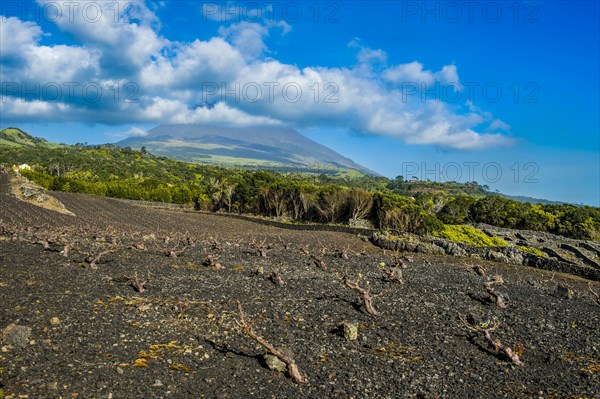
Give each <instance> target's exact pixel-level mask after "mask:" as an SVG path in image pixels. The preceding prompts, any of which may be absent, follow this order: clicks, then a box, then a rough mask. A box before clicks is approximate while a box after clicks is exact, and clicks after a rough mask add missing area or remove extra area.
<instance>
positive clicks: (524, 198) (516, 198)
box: [498, 194, 580, 206]
mask: <svg viewBox="0 0 600 399" xmlns="http://www.w3.org/2000/svg"><path fill="white" fill-rule="evenodd" d="M498 195H500V196H501V197H504V198H508V199H511V200H513V201H518V202H528V203H530V204H542V205H561V204H570V203H569V202H564V201H551V200H547V199H542V198H533V197H527V196H525V195H508V194H498ZM570 205H576V206H580V204H570Z"/></svg>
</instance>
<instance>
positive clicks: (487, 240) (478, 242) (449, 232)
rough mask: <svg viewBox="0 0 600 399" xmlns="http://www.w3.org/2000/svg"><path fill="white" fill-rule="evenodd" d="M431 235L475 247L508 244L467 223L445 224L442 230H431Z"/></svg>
mask: <svg viewBox="0 0 600 399" xmlns="http://www.w3.org/2000/svg"><path fill="white" fill-rule="evenodd" d="M433 235H434V236H435V237H440V238H444V239H446V240H448V241H454V242H464V243H466V244H471V245H475V246H477V247H506V246H508V243H507V242H506V241H504V240H503V239H501V238H497V237H490V236H488V235H487V234H485V233H484V232H483V231H481V230H479V229H476V228H475V227H472V226H468V225H446V226H444V228H443V229H442V230H440V231H436V232H433Z"/></svg>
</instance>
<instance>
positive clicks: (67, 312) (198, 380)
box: [0, 188, 600, 398]
mask: <svg viewBox="0 0 600 399" xmlns="http://www.w3.org/2000/svg"><path fill="white" fill-rule="evenodd" d="M54 195H55V196H56V197H57V198H58V199H60V200H61V201H62V203H64V205H65V206H66V207H67V209H69V210H70V211H72V212H74V213H75V215H76V216H69V215H63V214H59V213H56V212H53V211H49V210H45V209H42V208H39V207H36V206H34V205H31V204H27V203H24V202H21V201H18V200H17V199H15V198H14V197H12V196H10V195H8V193H7V191H6V190H5V188H0V236H1V238H0V303H1V304H2V305H1V306H0V329H5V328H6V327H7V326H9V325H10V324H11V323H14V324H16V325H18V326H22V327H26V328H30V329H31V330H30V331H29V330H28V329H24V330H23V331H22V332H23V334H22V336H21V337H18V336H17V337H15V330H14V328H12V329H13V331H12V333H9V334H6V335H7V336H5V337H4V339H3V342H2V351H1V352H0V390H1V391H2V392H3V395H4V396H5V397H7V398H21V397H29V398H202V397H208V398H212V397H215V398H247V397H260V398H290V397H296V398H304V397H306V398H328V397H336V398H338V397H339V398H365V397H372V398H386V397H389V398H398V397H422V398H436V397H445V398H469V397H473V398H495V397H523V398H540V397H541V398H598V397H600V396H599V394H598V392H600V304H599V303H597V299H596V297H595V296H594V294H593V293H592V291H594V292H596V293H600V286H599V285H598V283H596V282H589V281H586V280H583V279H580V278H577V277H573V276H570V275H566V274H559V273H552V272H548V271H542V270H537V269H533V268H528V267H524V266H516V265H506V264H502V263H493V262H489V261H483V260H481V261H477V262H476V263H473V262H474V260H471V259H464V258H459V257H451V256H445V255H440V256H433V255H424V254H409V255H406V257H405V259H404V263H405V265H406V268H405V269H403V270H402V274H403V279H404V284H399V283H397V282H392V281H390V280H389V279H388V278H387V277H386V276H385V274H384V273H383V272H382V269H381V267H380V263H381V262H384V263H385V264H386V266H388V265H393V264H395V263H396V262H397V261H396V257H397V256H402V255H404V254H397V253H393V252H390V251H384V250H382V249H380V248H377V247H375V246H373V245H372V244H370V243H369V242H367V241H365V240H364V239H361V238H360V237H357V236H356V235H351V234H346V233H336V232H309V231H294V230H289V229H283V228H277V227H272V226H264V225H260V224H256V223H252V222H250V221H244V220H237V219H231V218H227V217H223V216H218V215H199V214H193V213H184V212H180V211H177V210H164V209H150V208H146V207H142V206H137V205H134V204H127V203H124V202H122V201H116V200H111V199H106V198H99V197H93V196H86V195H77V194H66V193H55V194H54ZM44 241H47V243H46V245H44V244H43V243H44ZM65 245H68V246H69V253H68V256H66V257H65V256H63V255H64V254H62V253H61V252H60V251H62V250H63V249H64V246H65ZM44 246H46V247H47V248H44ZM182 250H183V252H181V251H182ZM105 251H111V252H109V253H106V254H104V255H103V256H101V257H100V259H99V260H98V261H97V262H95V263H96V266H97V268H96V269H93V268H91V264H92V263H94V262H93V258H95V257H96V256H97V255H98V254H100V253H102V252H105ZM171 251H172V252H175V253H176V254H177V255H178V256H177V257H172V256H167V254H168V253H169V252H171ZM344 251H345V253H346V254H347V257H348V259H345V258H344V257H343V256H341V253H342V252H344ZM261 252H262V254H261ZM261 255H266V256H261ZM311 255H314V256H315V257H317V258H319V259H321V260H322V261H323V262H324V263H325V265H326V269H327V270H323V269H322V268H320V267H318V265H317V264H316V263H315V262H314V260H313V259H312V258H311ZM209 256H211V257H212V262H211V261H208V262H207V258H208V257H209ZM86 258H87V261H86ZM211 263H212V265H211ZM215 263H219V264H220V266H221V268H219V267H217V266H215V265H214V264H215ZM474 265H480V266H483V267H484V268H485V269H486V270H487V272H486V274H485V275H479V274H477V273H475V272H474V270H473V267H472V266H474ZM273 270H275V271H277V273H278V274H279V276H280V277H281V278H282V279H284V280H285V282H286V283H287V284H286V285H285V286H279V285H277V284H275V283H274V282H273V281H272V279H271V278H270V274H271V272H272V271H273ZM136 272H137V274H138V277H139V278H140V279H141V280H142V281H144V280H148V281H147V283H146V286H145V288H146V290H145V291H144V292H137V291H136V290H135V289H134V288H133V287H132V286H131V285H130V283H131V281H132V276H133V275H134V274H135V273H136ZM346 273H347V274H348V275H349V276H350V277H351V278H352V279H360V284H361V286H363V287H366V288H368V289H369V290H370V291H371V293H372V294H373V296H375V295H376V294H381V295H380V296H378V297H375V298H374V305H375V307H376V308H377V310H378V311H380V312H381V315H380V316H377V317H376V316H371V315H369V314H367V313H366V312H365V309H364V307H363V306H362V305H361V304H360V298H359V296H358V294H357V293H355V292H354V291H352V290H350V289H349V288H347V287H345V286H343V285H342V284H341V283H340V281H339V280H338V279H337V275H340V276H341V275H344V274H346ZM148 274H150V275H149V277H148ZM494 275H501V276H502V278H503V280H504V281H505V283H504V284H503V285H499V286H496V287H495V290H496V291H497V292H498V293H500V294H502V295H503V298H504V300H505V301H506V303H507V307H506V308H501V307H499V306H497V305H496V304H495V303H493V301H490V300H489V294H488V293H486V290H485V289H484V286H483V284H484V283H485V282H486V281H488V279H490V278H491V276H494ZM237 301H239V302H240V303H241V305H242V307H243V309H244V311H245V313H246V318H247V319H250V320H253V321H254V330H255V331H256V333H257V334H259V335H260V336H262V337H264V338H265V339H266V340H267V341H269V342H271V343H272V344H273V345H274V346H276V347H278V348H283V347H285V348H287V349H288V350H289V351H291V352H292V354H293V358H294V359H295V360H296V362H297V364H298V366H299V368H300V371H301V373H302V374H303V375H304V376H306V377H307V378H308V380H309V382H308V384H305V385H299V384H295V383H294V382H293V381H292V380H291V379H290V378H289V377H288V376H287V375H286V374H285V373H280V372H276V371H271V370H269V369H268V368H267V367H266V365H265V363H264V359H263V355H264V354H265V350H264V349H263V348H262V347H260V346H258V345H257V344H256V343H255V342H254V341H252V340H250V339H249V338H248V337H246V336H244V335H242V334H241V333H240V331H239V329H238V328H237V325H236V323H235V320H236V319H238V318H239V314H238V310H237V305H236V303H237ZM458 315H462V316H464V317H465V318H467V319H468V320H469V321H470V322H471V323H473V324H475V325H478V326H479V327H481V326H485V327H488V326H491V325H493V324H494V322H497V323H498V324H499V327H498V328H497V329H496V330H495V331H493V332H491V336H492V337H493V338H494V339H497V340H499V341H500V342H501V343H502V344H503V345H505V346H507V347H511V348H519V347H520V346H521V345H522V347H523V348H524V350H523V351H522V354H521V356H520V359H521V360H522V361H523V363H524V365H523V366H515V365H513V364H512V363H511V362H510V360H509V359H507V358H506V357H504V356H503V355H502V354H498V353H496V352H495V351H494V350H493V349H491V348H490V347H489V345H488V344H487V343H486V341H485V340H484V339H483V336H482V334H478V333H474V332H472V331H470V330H469V329H468V328H467V327H466V326H465V325H464V324H463V323H462V322H461V321H460V320H459V318H458ZM344 321H351V322H356V323H358V339H357V340H355V341H348V340H346V339H345V338H344V337H343V335H342V334H340V332H339V329H338V327H339V326H340V325H341V324H342V323H343V322H344ZM9 330H10V328H9ZM16 335H18V334H16ZM19 338H21V340H20V339H19ZM6 341H9V342H6ZM19 344H22V347H20V346H19ZM136 366H138V367H136Z"/></svg>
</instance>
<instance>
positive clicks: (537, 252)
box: [517, 245, 546, 257]
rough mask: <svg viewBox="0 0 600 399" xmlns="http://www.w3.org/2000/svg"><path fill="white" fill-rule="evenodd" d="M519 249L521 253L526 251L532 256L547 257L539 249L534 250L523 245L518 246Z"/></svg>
mask: <svg viewBox="0 0 600 399" xmlns="http://www.w3.org/2000/svg"><path fill="white" fill-rule="evenodd" d="M517 248H519V249H520V250H521V251H525V252H529V253H530V254H534V255H536V256H542V257H544V256H546V254H545V253H544V252H542V251H540V250H539V249H537V248H533V247H525V246H523V245H517Z"/></svg>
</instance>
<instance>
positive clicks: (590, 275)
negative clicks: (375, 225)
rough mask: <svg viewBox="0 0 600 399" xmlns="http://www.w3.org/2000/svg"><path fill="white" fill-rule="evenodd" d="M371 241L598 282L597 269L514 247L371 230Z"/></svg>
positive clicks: (433, 253) (409, 249) (383, 244)
mask: <svg viewBox="0 0 600 399" xmlns="http://www.w3.org/2000/svg"><path fill="white" fill-rule="evenodd" d="M371 242H372V243H373V244H375V245H377V246H378V247H381V248H385V249H389V250H392V251H400V252H417V253H423V254H430V255H452V256H460V257H464V258H471V259H485V260H490V261H494V262H502V263H507V264H515V265H524V266H531V267H536V268H538V269H544V270H550V271H555V272H560V273H569V274H573V275H576V276H579V277H583V278H586V279H588V280H594V281H600V270H597V269H594V268H592V267H587V266H581V265H577V264H575V263H572V262H567V261H560V260H557V259H551V258H546V257H542V256H537V255H534V254H532V253H529V252H525V251H522V250H520V249H518V248H516V247H511V246H508V247H499V248H490V247H476V246H473V245H470V244H465V243H459V242H451V241H448V240H444V239H442V238H436V237H421V236H417V235H414V234H408V233H403V234H401V235H399V236H391V235H389V234H385V233H378V232H375V233H373V234H372V235H371Z"/></svg>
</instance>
